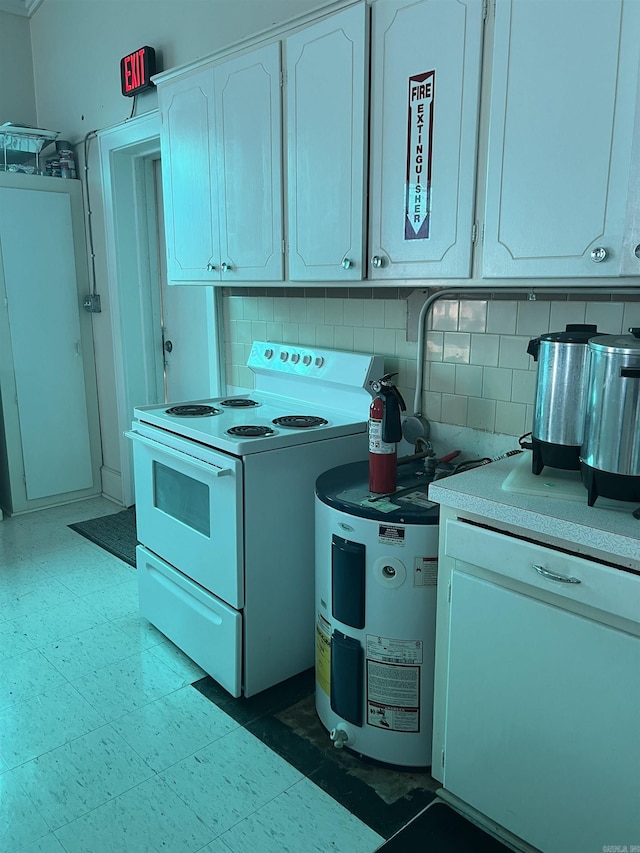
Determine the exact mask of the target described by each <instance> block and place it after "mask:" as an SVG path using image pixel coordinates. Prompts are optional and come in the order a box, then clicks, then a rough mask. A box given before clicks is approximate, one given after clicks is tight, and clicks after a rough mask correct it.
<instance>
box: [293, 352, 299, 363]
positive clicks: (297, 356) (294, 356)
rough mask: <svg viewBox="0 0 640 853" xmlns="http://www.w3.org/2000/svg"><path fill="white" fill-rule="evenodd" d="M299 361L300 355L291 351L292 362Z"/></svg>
mask: <svg viewBox="0 0 640 853" xmlns="http://www.w3.org/2000/svg"><path fill="white" fill-rule="evenodd" d="M299 361H300V356H299V355H298V353H297V352H294V353H291V362H292V364H297V363H298V362H299Z"/></svg>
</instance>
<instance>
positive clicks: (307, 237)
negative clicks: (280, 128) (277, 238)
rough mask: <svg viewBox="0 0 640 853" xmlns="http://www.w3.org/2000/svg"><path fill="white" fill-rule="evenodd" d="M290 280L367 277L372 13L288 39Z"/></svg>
mask: <svg viewBox="0 0 640 853" xmlns="http://www.w3.org/2000/svg"><path fill="white" fill-rule="evenodd" d="M285 47H286V68H287V77H286V92H287V96H286V100H287V165H288V170H287V179H288V185H287V201H288V216H287V219H288V237H287V240H288V259H289V278H290V279H292V280H294V281H305V280H306V281H308V280H322V281H353V280H360V279H362V278H364V276H365V269H364V258H365V247H364V236H365V225H364V223H365V221H366V220H365V206H366V183H365V176H366V164H367V157H366V97H365V96H366V92H367V82H368V64H367V7H366V4H365V3H359V4H357V5H355V6H352V7H348V8H346V9H344V10H343V11H341V12H338V13H337V14H335V15H331V16H330V17H328V18H325V19H323V20H321V21H320V22H318V23H316V24H313V25H311V26H308V27H305V28H304V29H302V30H300V31H299V32H297V33H295V34H294V35H292V36H290V37H289V38H287V39H286V42H285Z"/></svg>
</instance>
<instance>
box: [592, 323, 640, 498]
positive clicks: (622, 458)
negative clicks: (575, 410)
mask: <svg viewBox="0 0 640 853" xmlns="http://www.w3.org/2000/svg"><path fill="white" fill-rule="evenodd" d="M629 332H630V333H631V334H629V335H602V336H601V337H597V338H592V339H591V340H590V341H589V344H588V353H589V354H588V362H589V364H588V368H589V374H588V377H589V378H588V390H587V398H588V405H587V408H586V412H585V423H584V438H583V444H582V450H581V453H580V470H581V474H582V482H583V483H584V485H585V487H586V489H587V503H588V504H589V506H593V504H594V503H595V501H596V499H597V497H598V496H599V495H600V496H602V497H607V498H614V499H616V500H621V501H637V502H640V328H635V327H634V328H631V329H629Z"/></svg>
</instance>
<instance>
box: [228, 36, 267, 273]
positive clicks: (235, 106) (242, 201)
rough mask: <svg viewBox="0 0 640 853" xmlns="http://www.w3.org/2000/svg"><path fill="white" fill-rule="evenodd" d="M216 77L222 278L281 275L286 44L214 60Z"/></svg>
mask: <svg viewBox="0 0 640 853" xmlns="http://www.w3.org/2000/svg"><path fill="white" fill-rule="evenodd" d="M214 81H215V98H216V131H215V148H216V154H217V163H218V207H219V214H218V218H219V222H220V258H219V264H220V269H221V273H222V280H223V281H225V282H227V283H229V284H231V283H233V281H234V280H235V279H236V278H237V279H238V280H240V281H281V280H282V278H283V266H284V265H283V245H282V97H281V91H282V87H281V85H280V44H279V43H275V44H270V45H267V46H266V47H263V48H261V49H260V50H254V51H252V52H251V53H248V54H245V55H244V56H240V57H238V58H237V59H233V60H230V61H229V62H225V63H223V64H222V65H218V66H216V68H215V71H214Z"/></svg>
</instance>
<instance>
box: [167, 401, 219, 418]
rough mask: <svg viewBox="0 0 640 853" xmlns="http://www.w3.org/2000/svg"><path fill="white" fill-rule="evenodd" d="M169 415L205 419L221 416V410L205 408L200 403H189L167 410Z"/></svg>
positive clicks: (210, 407)
mask: <svg viewBox="0 0 640 853" xmlns="http://www.w3.org/2000/svg"><path fill="white" fill-rule="evenodd" d="M166 414H167V415H175V416H176V417H178V418H205V417H211V415H219V414H220V409H214V407H213V406H203V405H200V404H199V403H187V404H186V405H184V406H172V407H171V408H170V409H166Z"/></svg>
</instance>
